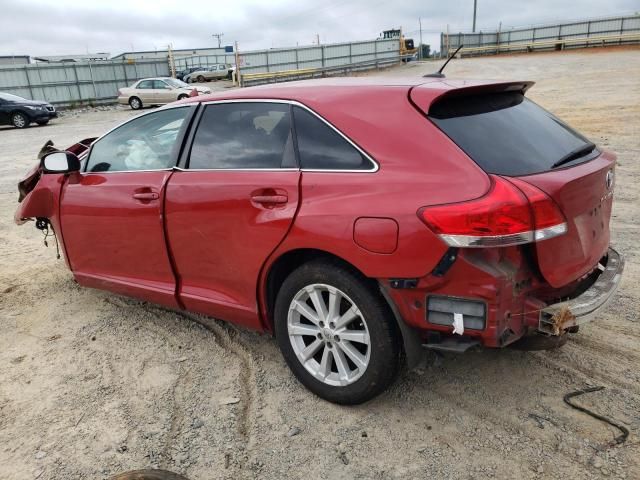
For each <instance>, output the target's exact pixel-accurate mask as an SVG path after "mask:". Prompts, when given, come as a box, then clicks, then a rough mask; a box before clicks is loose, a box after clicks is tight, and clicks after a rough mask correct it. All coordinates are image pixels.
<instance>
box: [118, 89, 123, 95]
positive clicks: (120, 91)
mask: <svg viewBox="0 0 640 480" xmlns="http://www.w3.org/2000/svg"><path fill="white" fill-rule="evenodd" d="M118 96H119V97H121V96H122V90H120V89H118Z"/></svg>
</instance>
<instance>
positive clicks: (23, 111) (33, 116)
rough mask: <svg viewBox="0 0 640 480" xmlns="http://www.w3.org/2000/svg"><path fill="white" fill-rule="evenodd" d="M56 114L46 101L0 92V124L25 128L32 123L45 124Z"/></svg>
mask: <svg viewBox="0 0 640 480" xmlns="http://www.w3.org/2000/svg"><path fill="white" fill-rule="evenodd" d="M57 116H58V113H57V112H56V109H55V107H54V106H53V105H51V104H50V103H48V102H42V101H38V100H27V99H26V98H22V97H19V96H17V95H13V94H11V93H2V92H0V125H13V126H14V127H16V128H26V127H28V126H29V125H30V124H32V123H37V124H38V125H46V124H47V123H49V120H51V119H52V118H56V117H57Z"/></svg>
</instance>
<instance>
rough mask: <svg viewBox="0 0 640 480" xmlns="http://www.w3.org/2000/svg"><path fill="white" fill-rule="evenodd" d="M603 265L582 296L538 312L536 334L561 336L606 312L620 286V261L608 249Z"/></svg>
mask: <svg viewBox="0 0 640 480" xmlns="http://www.w3.org/2000/svg"><path fill="white" fill-rule="evenodd" d="M606 262H607V263H606V265H603V268H604V270H602V273H601V274H600V275H599V276H598V277H597V278H596V281H595V282H594V283H593V285H591V286H590V287H589V288H588V289H587V290H585V291H584V292H583V293H582V294H580V295H579V296H577V297H575V298H572V299H570V300H567V301H564V302H559V303H554V304H552V305H548V306H547V307H545V308H543V309H542V310H541V311H540V320H539V324H538V331H539V332H542V333H545V334H548V335H562V334H563V333H564V332H565V331H566V330H567V329H570V328H572V327H577V326H579V325H582V324H585V323H587V322H590V321H591V320H593V319H594V318H595V317H596V316H597V315H598V314H599V313H601V312H602V310H604V308H606V306H607V305H608V304H609V302H610V301H611V299H612V298H613V296H614V295H615V293H616V291H617V290H618V287H619V285H620V280H621V279H622V271H623V270H624V257H623V256H622V255H620V254H619V253H618V252H617V251H616V250H614V249H613V248H611V247H609V250H608V253H607V260H606Z"/></svg>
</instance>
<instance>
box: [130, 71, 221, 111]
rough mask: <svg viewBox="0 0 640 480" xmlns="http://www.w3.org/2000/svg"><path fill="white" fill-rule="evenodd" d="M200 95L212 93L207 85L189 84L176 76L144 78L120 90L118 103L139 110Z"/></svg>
mask: <svg viewBox="0 0 640 480" xmlns="http://www.w3.org/2000/svg"><path fill="white" fill-rule="evenodd" d="M194 90H195V91H196V92H197V93H198V95H205V94H208V93H211V89H210V88H207V87H200V86H191V85H187V84H186V83H184V82H183V81H181V80H176V79H175V78H171V77H165V78H143V79H142V80H138V81H137V82H136V83H134V84H133V85H132V86H131V87H127V88H121V89H119V90H118V103H121V104H123V105H126V104H129V106H130V107H131V108H132V109H134V110H139V109H141V108H142V107H143V106H148V105H164V104H166V103H171V102H175V101H176V100H182V99H183V98H187V97H189V96H191V95H193V94H194Z"/></svg>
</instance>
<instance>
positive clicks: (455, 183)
mask: <svg viewBox="0 0 640 480" xmlns="http://www.w3.org/2000/svg"><path fill="white" fill-rule="evenodd" d="M307 106H309V107H310V108H312V109H313V110H315V111H316V112H318V113H319V114H320V115H322V116H323V117H324V118H325V119H326V120H328V121H329V122H331V123H332V124H333V125H334V126H336V127H337V128H338V129H339V130H341V131H342V132H343V133H344V134H345V135H347V136H348V137H349V138H350V139H351V140H353V141H354V142H355V143H356V144H358V145H359V146H360V147H361V148H362V149H363V150H364V151H366V152H367V153H368V154H369V155H370V156H371V157H372V158H374V159H375V160H376V161H377V162H378V164H379V170H378V171H377V172H362V173H351V172H310V171H303V174H302V180H301V204H300V208H299V212H298V214H297V216H296V219H295V221H294V224H293V227H292V229H291V231H290V233H289V235H288V236H287V238H286V239H285V240H284V242H283V243H282V244H281V245H280V247H279V249H278V250H277V251H276V252H275V253H274V256H272V257H271V259H270V260H271V261H272V260H273V259H274V258H277V257H278V256H280V255H282V254H283V253H285V252H287V251H290V250H294V249H298V248H316V249H320V250H325V251H328V252H330V253H333V254H334V255H337V256H338V257H341V258H343V259H344V260H346V261H348V262H350V263H351V264H353V265H354V266H356V267H357V268H358V269H360V270H361V271H362V272H363V273H364V274H365V275H367V276H369V277H374V278H386V277H420V276H424V275H426V274H427V273H429V272H430V271H431V270H433V268H434V267H435V265H436V264H437V263H438V261H439V260H440V258H441V257H442V256H443V254H444V252H445V251H446V250H447V247H446V245H445V244H444V243H443V242H442V241H441V240H440V239H439V238H438V237H436V236H435V235H434V234H433V233H432V232H431V231H430V230H429V229H428V228H427V227H426V226H425V224H424V223H422V221H420V220H419V218H418V216H417V211H418V210H419V209H420V208H421V207H423V206H427V205H436V204H441V203H451V202H461V201H466V200H470V199H473V198H477V197H479V196H482V195H483V194H484V193H486V192H487V190H488V189H489V185H490V182H489V178H488V177H487V175H486V174H485V173H484V172H483V171H482V170H481V169H480V168H479V167H478V166H477V165H476V164H475V163H474V162H473V161H471V160H470V159H469V158H468V157H467V156H466V154H465V153H464V152H462V151H461V150H460V149H459V148H458V147H457V146H456V145H455V144H454V143H453V142H451V140H449V139H448V138H447V137H446V136H445V135H444V134H443V133H442V132H440V131H439V130H438V129H437V128H436V127H435V126H434V125H433V124H431V122H429V121H428V120H427V119H426V118H424V116H422V115H421V114H420V113H419V112H418V111H417V110H416V109H415V108H414V107H413V106H412V105H411V103H410V102H409V100H408V88H407V87H388V86H387V87H384V88H383V89H382V90H381V91H378V90H375V89H364V90H363V91H358V90H356V91H354V90H351V91H349V92H340V91H338V92H331V91H329V92H322V91H320V92H319V93H318V97H317V100H314V99H311V100H309V101H308V102H307ZM361 217H374V218H375V217H378V218H385V219H387V218H388V219H392V220H394V221H395V222H396V223H397V224H398V241H397V248H396V250H395V251H393V252H392V253H389V254H381V253H373V252H370V251H368V250H365V249H364V248H362V247H360V246H358V245H357V244H356V243H355V242H354V237H353V231H354V223H355V222H356V220H357V219H358V218H361Z"/></svg>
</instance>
